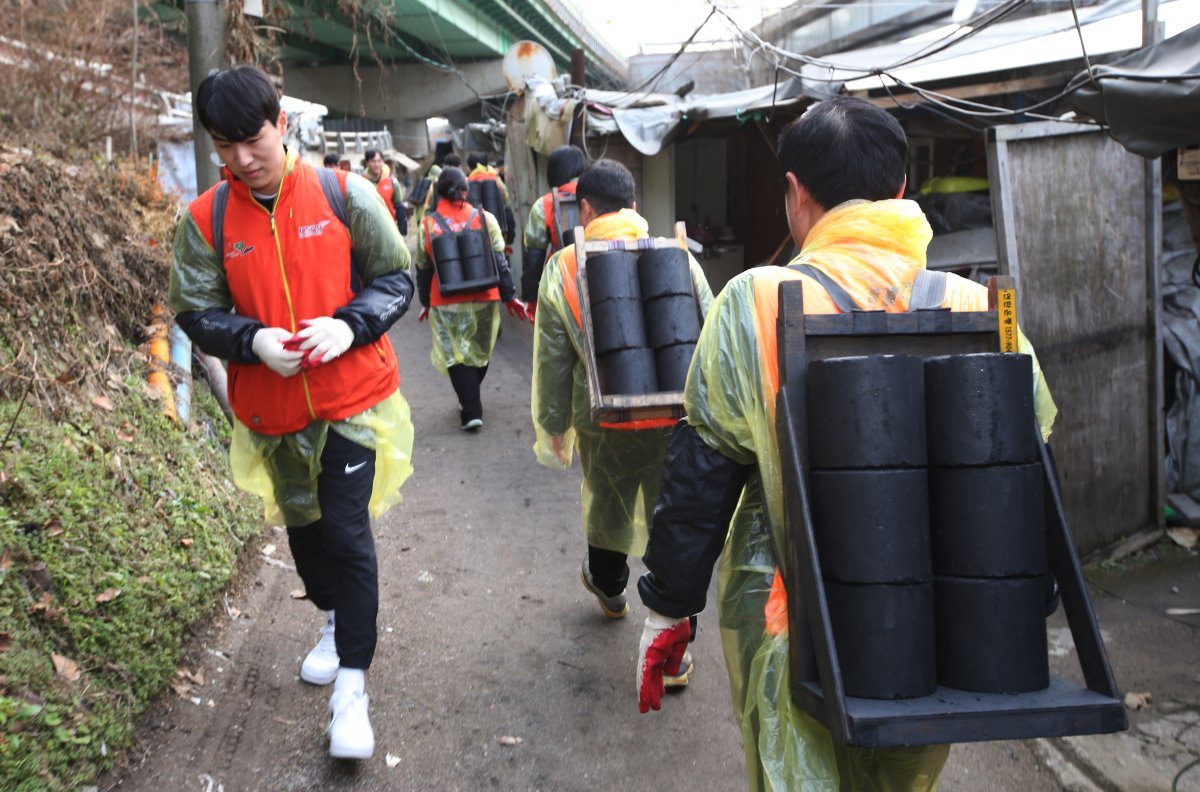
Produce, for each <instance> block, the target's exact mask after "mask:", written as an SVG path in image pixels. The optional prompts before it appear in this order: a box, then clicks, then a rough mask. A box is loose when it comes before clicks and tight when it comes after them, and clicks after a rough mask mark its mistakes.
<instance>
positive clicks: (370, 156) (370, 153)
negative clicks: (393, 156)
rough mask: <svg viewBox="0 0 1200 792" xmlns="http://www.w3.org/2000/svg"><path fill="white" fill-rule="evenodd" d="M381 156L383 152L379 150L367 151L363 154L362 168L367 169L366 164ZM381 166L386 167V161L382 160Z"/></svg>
mask: <svg viewBox="0 0 1200 792" xmlns="http://www.w3.org/2000/svg"><path fill="white" fill-rule="evenodd" d="M382 156H383V152H382V151H380V150H379V149H367V150H366V151H364V152H363V167H364V168H365V167H367V163H368V162H370V161H371V160H373V159H375V158H376V157H382ZM383 164H384V165H386V164H387V160H384V161H383Z"/></svg>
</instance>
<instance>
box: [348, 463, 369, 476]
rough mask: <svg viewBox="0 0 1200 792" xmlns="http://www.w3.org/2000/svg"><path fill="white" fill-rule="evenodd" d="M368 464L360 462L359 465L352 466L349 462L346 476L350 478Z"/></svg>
mask: <svg viewBox="0 0 1200 792" xmlns="http://www.w3.org/2000/svg"><path fill="white" fill-rule="evenodd" d="M366 464H367V463H366V462H359V463H358V464H357V465H351V464H350V463H349V462H347V463H346V475H347V476H349V475H350V474H351V473H354V472H356V471H357V470H359V469H360V468H362V467H364V466H365V465H366Z"/></svg>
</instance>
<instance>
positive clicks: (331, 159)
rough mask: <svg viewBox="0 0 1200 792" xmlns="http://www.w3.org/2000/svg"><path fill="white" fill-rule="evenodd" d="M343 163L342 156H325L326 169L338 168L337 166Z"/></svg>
mask: <svg viewBox="0 0 1200 792" xmlns="http://www.w3.org/2000/svg"><path fill="white" fill-rule="evenodd" d="M341 161H342V157H341V155H340V154H326V155H325V167H326V168H336V167H337V164H338V163H339V162H341Z"/></svg>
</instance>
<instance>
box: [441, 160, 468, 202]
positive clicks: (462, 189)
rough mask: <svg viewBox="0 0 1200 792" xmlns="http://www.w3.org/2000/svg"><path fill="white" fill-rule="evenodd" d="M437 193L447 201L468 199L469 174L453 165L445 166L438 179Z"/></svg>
mask: <svg viewBox="0 0 1200 792" xmlns="http://www.w3.org/2000/svg"><path fill="white" fill-rule="evenodd" d="M436 189H437V195H438V197H439V198H445V199H446V200H447V201H465V200H467V175H466V174H465V173H463V172H462V171H461V170H459V169H458V168H456V167H454V166H453V165H451V166H450V167H449V168H443V169H442V173H441V175H440V176H438V180H437V188H436Z"/></svg>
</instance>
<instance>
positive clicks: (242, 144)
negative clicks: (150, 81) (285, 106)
mask: <svg viewBox="0 0 1200 792" xmlns="http://www.w3.org/2000/svg"><path fill="white" fill-rule="evenodd" d="M195 104H196V117H197V118H198V119H199V120H200V125H201V126H203V127H204V128H205V129H206V130H207V131H208V134H209V135H211V136H212V139H213V144H214V145H215V146H216V149H217V155H218V156H219V157H220V158H221V162H223V163H224V164H225V167H226V168H228V169H229V171H230V172H231V173H232V174H233V175H234V176H236V177H237V178H238V179H240V180H241V181H243V182H245V183H246V184H248V185H249V186H250V188H251V189H253V190H256V191H258V192H262V193H274V192H275V191H276V190H278V189H279V182H280V181H281V180H282V179H283V167H284V161H285V158H286V154H285V151H284V148H283V135H284V134H285V133H286V132H287V114H286V113H284V112H283V111H282V110H281V109H280V107H279V95H278V94H277V93H276V91H275V86H274V85H273V84H272V83H271V78H270V77H268V76H267V75H266V73H265V72H263V71H262V70H261V69H259V68H257V67H255V66H234V67H233V68H231V69H223V70H221V71H217V72H213V73H212V74H210V75H208V77H205V78H204V81H203V82H201V83H200V86H199V87H198V88H197V89H196V99H195Z"/></svg>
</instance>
